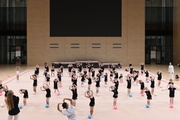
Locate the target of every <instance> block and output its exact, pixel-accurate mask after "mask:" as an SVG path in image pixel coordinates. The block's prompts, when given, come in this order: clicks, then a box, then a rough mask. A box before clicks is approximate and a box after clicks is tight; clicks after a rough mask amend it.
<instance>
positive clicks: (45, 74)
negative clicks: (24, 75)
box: [43, 69, 48, 80]
mask: <svg viewBox="0 0 180 120" xmlns="http://www.w3.org/2000/svg"><path fill="white" fill-rule="evenodd" d="M47 74H48V73H47V70H46V69H45V70H44V74H43V75H44V77H45V80H46V77H47Z"/></svg>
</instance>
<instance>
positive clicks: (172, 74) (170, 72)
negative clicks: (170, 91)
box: [168, 62, 174, 80]
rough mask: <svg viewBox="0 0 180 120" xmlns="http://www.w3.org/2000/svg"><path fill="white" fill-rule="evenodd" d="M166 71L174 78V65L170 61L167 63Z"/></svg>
mask: <svg viewBox="0 0 180 120" xmlns="http://www.w3.org/2000/svg"><path fill="white" fill-rule="evenodd" d="M168 72H169V74H170V79H172V80H173V79H174V66H173V65H172V64H171V62H170V63H169V68H168Z"/></svg>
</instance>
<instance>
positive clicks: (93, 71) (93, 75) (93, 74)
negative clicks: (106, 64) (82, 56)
mask: <svg viewBox="0 0 180 120" xmlns="http://www.w3.org/2000/svg"><path fill="white" fill-rule="evenodd" d="M91 71H92V74H91V76H92V79H93V80H94V78H95V69H94V68H92V69H91Z"/></svg>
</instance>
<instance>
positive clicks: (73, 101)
mask: <svg viewBox="0 0 180 120" xmlns="http://www.w3.org/2000/svg"><path fill="white" fill-rule="evenodd" d="M69 90H71V91H72V105H73V106H76V100H77V97H78V93H77V86H76V85H75V84H73V85H70V86H69Z"/></svg>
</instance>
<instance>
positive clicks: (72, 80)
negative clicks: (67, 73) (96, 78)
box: [71, 74, 78, 86]
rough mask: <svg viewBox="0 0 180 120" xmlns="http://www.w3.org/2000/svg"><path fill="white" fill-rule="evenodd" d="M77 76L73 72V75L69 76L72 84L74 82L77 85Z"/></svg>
mask: <svg viewBox="0 0 180 120" xmlns="http://www.w3.org/2000/svg"><path fill="white" fill-rule="evenodd" d="M77 79H78V78H77V76H76V74H73V76H72V78H71V82H72V85H73V84H74V85H76V86H77Z"/></svg>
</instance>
